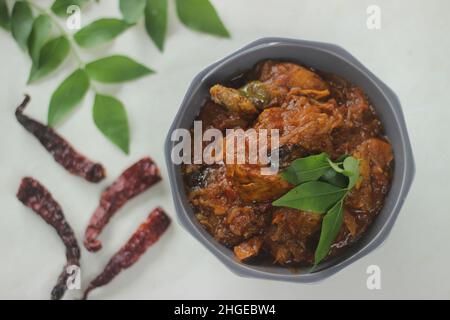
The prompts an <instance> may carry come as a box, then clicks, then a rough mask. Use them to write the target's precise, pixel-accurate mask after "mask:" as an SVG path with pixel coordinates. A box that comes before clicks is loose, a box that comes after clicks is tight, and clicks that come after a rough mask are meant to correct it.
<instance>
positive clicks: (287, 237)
mask: <svg viewBox="0 0 450 320" xmlns="http://www.w3.org/2000/svg"><path fill="white" fill-rule="evenodd" d="M321 223H322V215H321V214H316V213H310V212H304V211H299V210H295V209H287V208H280V209H277V210H276V211H275V212H274V214H273V219H272V225H271V226H270V228H269V230H268V232H267V233H266V237H265V243H266V244H267V246H268V248H269V251H270V252H271V254H272V255H273V256H274V257H275V261H276V262H277V263H280V264H282V265H288V264H292V263H310V262H312V261H313V259H314V255H313V253H314V250H315V249H314V247H315V246H316V245H317V243H316V242H317V241H315V240H316V238H317V235H318V233H319V232H320V228H321Z"/></svg>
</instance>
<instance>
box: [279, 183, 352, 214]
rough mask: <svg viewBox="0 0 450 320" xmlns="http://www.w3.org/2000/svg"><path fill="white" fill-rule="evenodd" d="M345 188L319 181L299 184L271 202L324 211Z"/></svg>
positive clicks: (339, 196) (313, 210) (340, 196)
mask: <svg viewBox="0 0 450 320" xmlns="http://www.w3.org/2000/svg"><path fill="white" fill-rule="evenodd" d="M346 192H347V190H346V189H342V188H339V187H336V186H333V185H331V184H328V183H325V182H321V181H311V182H306V183H304V184H301V185H299V186H297V187H295V188H294V189H292V190H291V191H289V192H288V193H286V194H285V195H284V196H282V197H281V198H280V199H278V200H276V201H275V202H273V203H272V204H273V205H274V206H276V207H288V208H293V209H298V210H303V211H309V212H315V213H325V212H327V211H328V210H329V209H330V208H331V207H332V206H333V205H334V204H335V203H336V202H337V201H340V200H341V199H342V197H343V196H344V195H345V194H346Z"/></svg>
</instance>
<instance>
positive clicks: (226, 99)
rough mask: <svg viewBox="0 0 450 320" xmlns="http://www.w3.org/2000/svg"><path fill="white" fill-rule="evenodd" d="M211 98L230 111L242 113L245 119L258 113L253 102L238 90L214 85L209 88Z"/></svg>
mask: <svg viewBox="0 0 450 320" xmlns="http://www.w3.org/2000/svg"><path fill="white" fill-rule="evenodd" d="M210 94H211V99H212V100H213V101H214V102H215V103H218V104H220V105H222V106H224V107H226V108H227V109H228V110H230V111H232V112H236V113H238V114H240V115H242V116H243V117H244V118H246V119H252V118H254V117H255V116H256V115H257V114H258V110H257V109H256V107H255V106H254V105H253V103H252V102H251V101H250V99H248V98H247V97H245V96H244V95H243V94H242V93H241V92H239V90H236V89H233V88H227V87H224V86H221V85H219V84H218V85H215V86H213V87H212V88H211V90H210Z"/></svg>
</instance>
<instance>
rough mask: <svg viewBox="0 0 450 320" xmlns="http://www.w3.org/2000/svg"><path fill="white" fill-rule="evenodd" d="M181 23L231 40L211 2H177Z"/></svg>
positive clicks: (190, 0) (200, 0)
mask: <svg viewBox="0 0 450 320" xmlns="http://www.w3.org/2000/svg"><path fill="white" fill-rule="evenodd" d="M176 5H177V13H178V17H179V18H180V20H181V22H182V23H183V24H184V25H185V26H187V27H188V28H191V29H193V30H196V31H200V32H205V33H210V34H213V35H216V36H219V37H225V38H229V37H230V33H229V32H228V30H227V29H226V28H225V26H224V25H223V23H222V21H221V20H220V18H219V16H218V14H217V12H216V9H214V7H213V5H212V4H211V2H209V0H176Z"/></svg>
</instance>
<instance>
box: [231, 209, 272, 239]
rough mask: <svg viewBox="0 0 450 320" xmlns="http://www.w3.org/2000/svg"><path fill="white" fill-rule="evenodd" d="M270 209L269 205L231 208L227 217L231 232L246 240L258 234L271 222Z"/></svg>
mask: <svg viewBox="0 0 450 320" xmlns="http://www.w3.org/2000/svg"><path fill="white" fill-rule="evenodd" d="M268 208H269V206H268V205H259V206H258V205H256V206H255V205H254V206H239V207H234V208H231V209H230V210H229V211H228V215H227V224H228V225H229V227H230V230H231V232H233V233H234V234H235V235H237V236H241V237H243V238H244V239H248V238H250V237H252V236H254V235H256V234H258V233H259V232H260V231H261V230H263V228H264V226H265V225H266V222H268V221H270V219H269V216H268V213H269V211H268Z"/></svg>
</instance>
